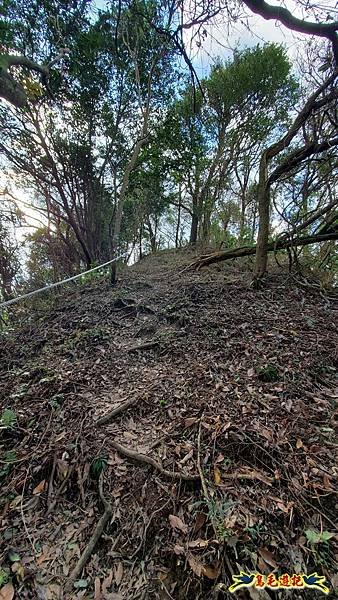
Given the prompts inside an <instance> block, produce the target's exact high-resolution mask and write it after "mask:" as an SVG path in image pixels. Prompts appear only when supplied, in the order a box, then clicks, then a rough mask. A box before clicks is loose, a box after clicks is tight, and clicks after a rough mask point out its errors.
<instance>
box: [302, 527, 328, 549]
mask: <svg viewBox="0 0 338 600" xmlns="http://www.w3.org/2000/svg"><path fill="white" fill-rule="evenodd" d="M305 535H306V539H307V541H308V542H309V544H311V546H314V545H315V544H321V543H323V542H328V541H329V540H330V539H331V538H333V537H334V533H330V532H329V531H315V530H314V529H307V530H306V531H305Z"/></svg>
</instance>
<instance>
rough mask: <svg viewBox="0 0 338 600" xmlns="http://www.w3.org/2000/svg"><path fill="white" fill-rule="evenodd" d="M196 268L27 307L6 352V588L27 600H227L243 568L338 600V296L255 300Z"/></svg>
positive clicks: (290, 281) (241, 287)
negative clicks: (322, 582) (324, 588)
mask: <svg viewBox="0 0 338 600" xmlns="http://www.w3.org/2000/svg"><path fill="white" fill-rule="evenodd" d="M192 259H193V256H192V254H189V253H187V252H167V253H160V254H159V255H157V256H155V257H151V258H147V259H145V260H144V261H142V262H141V263H139V264H137V265H135V266H134V267H132V268H130V269H127V270H126V271H125V272H124V274H123V275H122V277H121V280H120V282H119V284H118V286H117V287H116V288H115V289H114V290H111V289H110V288H109V287H108V284H107V282H106V281H105V280H104V279H100V280H98V281H93V282H90V283H88V284H86V285H82V286H80V285H79V286H76V287H74V288H69V289H68V290H67V292H63V293H62V296H60V297H57V298H54V299H48V300H39V301H37V302H35V304H34V305H33V304H32V303H31V304H30V305H29V308H28V309H26V308H25V309H23V308H20V309H19V311H18V312H17V316H16V319H18V317H19V315H20V316H21V323H20V326H19V327H17V329H16V330H15V331H14V332H12V333H11V334H8V333H6V334H3V335H2V337H1V340H0V343H1V366H0V376H1V391H0V409H1V410H0V414H3V411H4V410H5V409H7V410H11V411H13V413H14V414H15V417H14V416H13V415H12V417H11V416H8V412H7V413H6V414H7V421H6V423H7V425H5V426H3V428H2V430H1V431H0V435H1V436H2V439H1V442H0V443H1V446H0V452H1V456H2V458H1V461H2V462H1V464H0V470H1V471H0V472H1V484H2V485H1V492H0V495H1V499H0V502H1V521H0V530H1V551H2V553H1V555H0V559H1V560H2V566H1V569H2V570H1V571H0V577H1V573H2V577H3V581H4V579H5V577H6V576H7V577H10V578H11V579H10V581H11V582H12V584H13V585H14V587H15V589H16V594H17V596H16V597H17V598H41V599H42V598H43V599H45V598H58V597H59V598H62V597H63V598H67V599H68V598H88V599H91V598H94V594H95V598H96V599H97V600H99V599H101V600H104V599H106V600H107V599H109V598H110V599H115V600H117V599H118V598H121V599H128V600H131V599H135V600H136V599H137V598H144V599H153V598H154V599H155V598H161V599H165V598H174V599H175V600H180V599H183V598H188V599H190V598H191V599H195V598H203V599H205V598H229V597H231V595H230V594H229V592H228V591H227V588H228V586H229V585H230V583H231V579H230V576H231V573H232V572H235V573H237V572H239V570H240V568H244V569H245V570H246V571H247V572H258V571H259V572H261V573H266V574H267V573H270V572H275V573H276V574H279V575H280V574H282V573H285V572H289V573H291V572H292V573H299V572H308V573H311V572H312V571H313V570H317V571H318V572H320V573H322V574H324V575H325V576H326V577H327V579H328V581H329V582H330V585H331V586H332V588H333V586H335V585H337V581H336V579H335V578H334V572H335V570H336V566H337V563H336V558H337V556H336V553H337V540H338V538H337V530H336V529H335V523H334V521H335V515H336V513H337V504H336V503H337V499H336V495H335V476H337V462H336V452H335V451H336V449H337V446H336V439H335V437H334V429H335V426H336V421H335V407H336V402H337V397H338V382H337V370H336V369H337V347H338V344H337V340H338V335H337V305H336V303H335V300H334V297H333V293H332V294H330V297H327V296H326V295H325V294H324V293H323V292H322V291H321V290H320V289H319V288H317V287H309V285H308V284H307V283H306V282H304V281H303V280H302V281H301V280H299V279H298V280H297V278H294V277H291V276H288V275H286V274H279V275H278V274H275V275H273V276H271V277H270V278H268V280H267V283H266V287H265V288H264V290H262V291H258V292H257V291H254V290H252V289H250V287H249V282H250V274H249V273H247V272H246V271H243V270H242V271H241V270H239V267H237V266H231V265H226V266H220V267H213V268H209V269H207V270H204V271H200V272H190V271H184V272H182V269H183V267H185V266H186V265H188V264H189V262H191V260H192ZM125 404H126V406H124V405H125ZM121 405H122V406H124V409H123V410H122V411H120V412H119V411H118V410H117V411H115V413H117V414H114V410H115V409H119V407H121ZM112 411H113V412H112ZM111 413H112V414H111ZM15 418H16V421H15V420H14V419H15ZM121 446H122V447H121ZM130 450H132V451H135V452H136V453H137V455H133V454H130ZM128 451H129V452H128ZM145 457H146V458H145ZM149 458H150V462H149V461H148V462H146V460H147V459H149ZM99 484H101V493H102V494H103V499H102V498H101V499H100V490H99V488H100V485H99ZM109 507H110V508H111V515H109V514H108V512H107V509H108V508H109ZM105 508H106V516H107V524H106V527H105V529H104V532H103V534H102V535H101V536H100V539H99V541H98V544H97V546H96V548H95V549H94V550H93V551H92V552H91V554H90V557H89V560H88V562H87V564H86V567H85V569H84V570H83V571H82V573H77V574H74V573H72V570H73V569H74V567H75V566H76V565H77V563H78V560H79V557H80V556H81V553H82V552H83V551H84V549H85V548H86V545H87V544H88V542H89V541H90V539H91V537H92V535H93V532H95V527H96V525H97V523H98V522H99V519H100V517H101V515H102V514H104V512H105ZM9 550H10V552H8V551H9ZM73 575H74V577H76V578H75V587H74V586H73V585H72V579H74V577H73ZM0 582H1V579H0ZM9 585H10V584H9ZM67 586H68V590H67ZM246 593H247V594H250V595H247V596H245V595H244V594H243V595H242V597H252V598H254V597H261V598H263V599H264V598H269V597H277V596H275V595H274V593H273V592H267V591H266V590H264V591H263V592H262V594H263V595H260V596H255V593H257V592H254V590H251V591H250V592H246ZM269 593H270V595H269ZM312 593H313V597H316V592H315V591H314V592H312ZM240 594H241V592H240V593H239V594H238V595H237V597H241V596H240ZM291 594H293V595H292V597H293V598H297V597H302V596H301V595H299V594H298V592H295V591H293V592H291ZM300 594H301V593H300ZM319 595H320V594H319ZM278 597H281V593H280V592H279V595H278Z"/></svg>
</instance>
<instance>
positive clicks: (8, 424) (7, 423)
mask: <svg viewBox="0 0 338 600" xmlns="http://www.w3.org/2000/svg"><path fill="white" fill-rule="evenodd" d="M16 422H17V419H16V414H15V412H14V411H13V410H11V409H9V408H5V409H4V410H3V412H2V415H1V417H0V427H5V428H8V429H12V428H14V427H15V425H16Z"/></svg>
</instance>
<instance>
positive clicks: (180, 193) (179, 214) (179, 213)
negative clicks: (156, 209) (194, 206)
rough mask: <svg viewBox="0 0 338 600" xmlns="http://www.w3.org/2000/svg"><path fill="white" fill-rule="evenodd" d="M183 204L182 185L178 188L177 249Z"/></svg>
mask: <svg viewBox="0 0 338 600" xmlns="http://www.w3.org/2000/svg"><path fill="white" fill-rule="evenodd" d="M181 202H182V188H181V184H179V186H178V211H177V224H176V234H175V248H178V245H179V236H180V227H181Z"/></svg>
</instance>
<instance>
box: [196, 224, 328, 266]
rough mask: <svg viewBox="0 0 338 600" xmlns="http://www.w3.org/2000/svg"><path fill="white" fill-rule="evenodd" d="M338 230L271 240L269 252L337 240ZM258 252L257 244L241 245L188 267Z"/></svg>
mask: <svg viewBox="0 0 338 600" xmlns="http://www.w3.org/2000/svg"><path fill="white" fill-rule="evenodd" d="M337 239H338V232H334V233H327V234H325V235H309V236H306V237H300V238H294V239H292V240H290V239H289V238H288V239H286V240H285V239H279V240H278V241H277V242H270V244H268V246H267V252H274V251H276V250H285V249H286V248H290V247H295V246H308V245H309V244H319V243H321V242H327V241H328V240H337ZM253 254H256V246H241V247H240V248H231V249H230V250H224V251H222V252H213V253H212V254H206V255H204V256H200V257H199V258H198V259H197V260H196V261H194V262H193V263H191V264H190V265H189V266H188V267H187V269H201V268H202V267H206V266H207V265H211V264H212V263H216V262H221V261H223V260H230V259H231V258H241V257H242V256H251V255H253Z"/></svg>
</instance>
